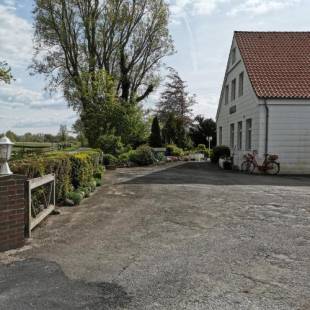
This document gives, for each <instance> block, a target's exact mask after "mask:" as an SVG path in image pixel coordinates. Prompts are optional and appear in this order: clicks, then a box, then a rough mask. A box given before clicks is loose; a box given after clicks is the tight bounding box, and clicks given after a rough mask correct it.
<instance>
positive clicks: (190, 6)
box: [169, 0, 230, 17]
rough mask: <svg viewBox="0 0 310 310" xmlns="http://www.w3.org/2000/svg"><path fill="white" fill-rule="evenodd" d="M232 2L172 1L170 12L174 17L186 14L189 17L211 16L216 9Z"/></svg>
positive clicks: (220, 0) (214, 0) (203, 0)
mask: <svg viewBox="0 0 310 310" xmlns="http://www.w3.org/2000/svg"><path fill="white" fill-rule="evenodd" d="M229 1H230V0H170V1H169V3H170V10H171V13H172V15H173V16H174V17H179V16H182V15H183V14H184V13H188V14H189V15H209V14H211V13H213V12H214V10H216V8H217V7H218V6H219V5H220V4H221V3H225V2H229Z"/></svg>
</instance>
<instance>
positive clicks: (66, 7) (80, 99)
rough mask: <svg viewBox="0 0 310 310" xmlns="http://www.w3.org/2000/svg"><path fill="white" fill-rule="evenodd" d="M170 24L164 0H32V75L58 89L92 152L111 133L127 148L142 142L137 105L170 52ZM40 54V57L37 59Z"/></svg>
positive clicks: (140, 119) (152, 87)
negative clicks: (76, 116) (43, 77)
mask: <svg viewBox="0 0 310 310" xmlns="http://www.w3.org/2000/svg"><path fill="white" fill-rule="evenodd" d="M168 25H169V6H168V4H167V3H166V2H165V1H162V0H143V1H73V0H68V1H64V0H62V1H42V0H35V1H34V27H35V31H34V34H35V39H34V42H35V46H34V48H35V50H36V52H37V53H35V57H34V61H33V65H32V69H33V72H36V73H40V74H44V75H46V77H47V78H48V79H49V80H50V81H49V82H50V83H49V86H50V87H51V88H52V89H55V88H57V87H61V89H63V90H64V96H65V98H66V99H67V101H68V103H69V105H70V106H72V107H73V108H74V109H75V110H76V111H78V112H79V113H80V117H81V121H82V123H83V134H85V136H86V138H87V140H88V142H89V145H90V146H92V147H94V146H96V142H97V138H98V137H99V136H101V135H104V134H111V133H114V134H115V135H118V136H121V137H122V141H123V143H125V144H132V145H134V146H137V145H140V144H141V143H143V142H144V141H146V140H145V139H146V138H147V137H145V126H144V122H143V118H142V117H141V109H140V108H139V107H138V103H139V102H141V101H143V100H144V99H145V98H146V97H147V96H148V95H149V94H150V93H151V92H152V91H153V90H154V88H155V87H156V86H157V84H158V80H159V72H160V67H161V65H162V63H161V60H162V58H163V57H165V56H168V55H170V54H171V53H173V51H174V48H173V40H172V38H171V36H170V34H169V27H168ZM42 48H43V49H44V50H45V51H46V55H45V57H37V56H38V55H40V52H41V51H42ZM102 68H104V69H102ZM112 77H113V78H112ZM134 110H135V111H134ZM138 110H140V111H138ZM120 114H121V115H120ZM137 118H138V119H139V121H137ZM122 126H124V128H122Z"/></svg>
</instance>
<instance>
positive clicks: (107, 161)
mask: <svg viewBox="0 0 310 310" xmlns="http://www.w3.org/2000/svg"><path fill="white" fill-rule="evenodd" d="M102 162H103V164H104V165H105V166H114V165H117V163H118V159H117V158H116V157H115V156H113V155H112V154H103V156H102Z"/></svg>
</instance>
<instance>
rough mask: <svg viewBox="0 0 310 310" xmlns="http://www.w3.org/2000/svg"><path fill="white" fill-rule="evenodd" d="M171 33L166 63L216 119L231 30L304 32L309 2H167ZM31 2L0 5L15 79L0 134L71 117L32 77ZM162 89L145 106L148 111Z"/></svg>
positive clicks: (53, 127) (4, 52) (6, 90)
mask: <svg viewBox="0 0 310 310" xmlns="http://www.w3.org/2000/svg"><path fill="white" fill-rule="evenodd" d="M169 2H170V6H171V22H170V30H171V34H172V36H173V38H174V41H175V46H176V49H177V54H175V55H174V56H171V57H169V58H166V59H165V60H164V62H165V64H166V65H167V66H172V67H174V68H175V69H176V70H178V71H179V73H180V75H181V77H182V78H183V79H184V80H186V81H187V84H188V88H189V91H190V92H191V93H195V94H196V95H197V101H198V103H197V105H196V106H195V107H194V112H195V114H203V115H205V116H207V117H214V116H215V114H216V109H217V103H218V98H219V95H220V91H221V86H222V81H223V76H224V71H225V66H226V63H227V57H228V53H229V48H230V44H231V40H232V36H233V31H234V30H247V31H250V30H256V31H259V30H262V31H301V30H302V31H308V30H310V27H309V24H310V20H309V12H310V1H309V0H169ZM33 5H34V4H33V0H0V60H6V61H7V62H9V64H10V65H11V67H12V70H13V74H14V77H15V79H16V81H15V82H13V83H12V84H11V85H0V132H3V131H6V130H13V131H15V132H17V133H19V134H21V133H24V132H29V131H30V132H43V133H56V132H57V131H58V129H59V125H60V124H66V125H67V126H68V127H70V126H71V125H72V124H73V123H74V121H75V119H76V115H75V113H74V112H73V111H72V110H70V109H69V108H68V107H67V106H66V103H65V101H64V100H63V98H62V96H61V94H56V95H53V96H52V97H51V96H50V95H49V94H48V93H47V92H46V91H45V90H44V86H45V85H46V81H45V80H44V77H43V76H30V75H29V70H28V69H27V68H28V66H29V65H30V64H31V58H32V53H33V50H32V33H33V27H32V13H31V12H32V9H33ZM159 92H160V90H158V91H157V92H156V93H154V94H153V95H152V96H151V97H150V98H149V99H148V101H147V102H146V103H145V105H146V106H147V107H150V106H152V105H153V104H154V102H156V100H157V99H158V96H159Z"/></svg>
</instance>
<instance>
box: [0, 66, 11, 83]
mask: <svg viewBox="0 0 310 310" xmlns="http://www.w3.org/2000/svg"><path fill="white" fill-rule="evenodd" d="M12 79H13V76H12V74H11V68H10V67H9V66H8V64H7V63H6V62H4V61H0V82H4V83H6V84H10V82H11V80H12Z"/></svg>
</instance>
